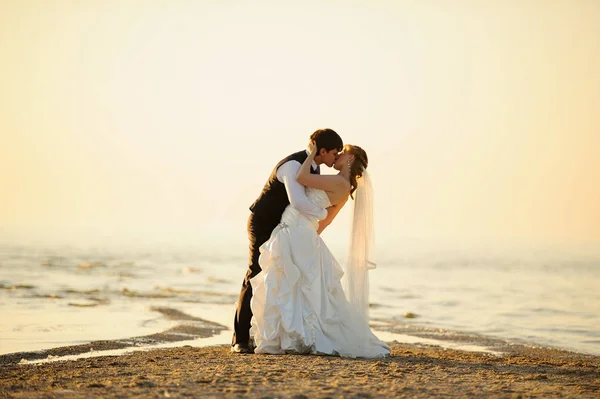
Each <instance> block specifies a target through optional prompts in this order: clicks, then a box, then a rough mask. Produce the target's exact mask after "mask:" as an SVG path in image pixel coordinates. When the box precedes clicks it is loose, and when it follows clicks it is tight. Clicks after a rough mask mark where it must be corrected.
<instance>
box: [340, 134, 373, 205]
mask: <svg viewBox="0 0 600 399" xmlns="http://www.w3.org/2000/svg"><path fill="white" fill-rule="evenodd" d="M344 151H346V152H348V153H349V154H352V155H353V156H354V161H353V162H352V164H350V198H352V199H354V197H353V196H352V193H353V192H354V191H356V187H358V182H357V180H358V179H360V178H361V177H362V175H363V172H364V171H365V169H366V168H367V166H368V165H369V158H368V157H367V153H366V152H365V150H363V149H362V148H360V147H359V146H357V145H352V144H346V145H345V146H344Z"/></svg>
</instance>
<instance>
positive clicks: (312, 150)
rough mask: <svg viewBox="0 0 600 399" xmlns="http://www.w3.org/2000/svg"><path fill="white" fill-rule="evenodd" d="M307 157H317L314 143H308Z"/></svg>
mask: <svg viewBox="0 0 600 399" xmlns="http://www.w3.org/2000/svg"><path fill="white" fill-rule="evenodd" d="M308 155H317V144H316V143H315V142H314V141H311V142H310V143H308Z"/></svg>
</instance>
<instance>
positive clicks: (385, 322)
mask: <svg viewBox="0 0 600 399" xmlns="http://www.w3.org/2000/svg"><path fill="white" fill-rule="evenodd" d="M150 310H151V311H153V312H157V313H160V314H161V316H162V317H163V318H164V319H165V320H167V321H171V322H175V325H173V326H171V327H169V328H168V329H166V330H164V331H161V332H157V333H152V334H148V335H144V336H136V337H130V338H120V339H109V340H95V341H90V342H87V343H81V344H73V345H65V346H58V347H53V348H48V349H39V350H29V351H17V352H10V353H4V354H0V365H7V364H17V363H18V364H40V363H45V362H54V361H62V360H66V361H73V360H78V359H81V358H91V357H101V356H122V355H125V354H129V353H131V352H134V351H151V350H155V349H165V348H176V347H200V348H202V347H209V346H222V345H226V343H225V342H228V340H229V336H228V333H230V331H231V330H230V328H229V327H228V326H225V325H223V324H220V323H217V322H214V321H210V320H206V319H202V318H200V317H196V316H192V315H189V314H187V313H184V312H182V311H180V310H177V309H174V308H170V307H156V306H155V307H151V308H150ZM371 328H372V329H373V331H374V333H375V335H377V336H378V337H379V338H380V339H381V340H383V341H384V342H387V343H396V344H397V345H407V346H410V347H415V348H440V349H442V350H458V351H465V352H474V353H485V354H489V355H494V356H506V355H510V354H513V353H525V352H526V351H527V349H535V350H542V351H550V352H552V353H555V354H558V353H569V354H571V355H577V356H584V357H586V356H590V357H593V358H594V357H597V358H600V355H597V354H594V353H584V352H577V351H575V350H571V349H565V348H557V347H551V346H545V345H539V344H536V343H531V342H525V341H522V340H517V339H511V340H509V339H505V338H499V337H492V336H486V335H481V334H478V333H468V332H462V331H456V330H449V329H443V328H436V327H425V326H419V325H414V324H406V323H401V322H399V321H398V320H390V319H381V318H375V319H372V320H371ZM223 334H225V335H227V337H226V338H225V342H224V341H223V337H221V335H223ZM515 351H516V352H515Z"/></svg>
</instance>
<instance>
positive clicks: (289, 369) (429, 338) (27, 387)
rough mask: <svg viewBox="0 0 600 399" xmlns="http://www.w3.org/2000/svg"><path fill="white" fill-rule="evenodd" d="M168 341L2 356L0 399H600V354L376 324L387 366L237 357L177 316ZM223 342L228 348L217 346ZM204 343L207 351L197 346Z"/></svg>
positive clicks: (165, 335) (191, 320)
mask: <svg viewBox="0 0 600 399" xmlns="http://www.w3.org/2000/svg"><path fill="white" fill-rule="evenodd" d="M152 310H153V311H156V312H158V313H160V314H161V315H162V316H163V317H165V318H167V319H168V320H171V321H174V322H176V325H175V326H174V327H171V328H169V329H167V330H165V331H163V332H162V333H156V334H150V335H147V336H142V337H134V338H129V339H121V340H112V341H110V340H106V341H94V342H90V343H88V344H81V345H71V346H64V347H58V348H53V349H49V350H41V351H31V352H16V353H10V354H4V355H0V376H1V377H0V398H48V397H56V398H59V397H60V398H62V397H68V398H87V397H106V398H128V397H149V398H165V397H172V398H177V397H198V396H207V397H214V398H233V397H240V396H253V397H254V396H258V397H265V398H266V397H270V398H280V397H295V398H298V399H299V398H307V397H322V398H325V397H328V398H338V397H339V398H342V397H344V398H345V397H356V398H378V397H381V398H388V397H411V398H415V397H416V398H421V397H474V398H475V397H477V398H479V397H502V398H506V397H513V398H518V397H529V396H538V397H596V396H597V393H598V392H600V356H596V355H591V354H582V353H576V352H570V351H566V350H561V349H552V348H543V347H538V346H534V345H528V344H524V343H516V342H509V341H506V340H502V339H497V338H490V337H485V336H480V335H476V334H468V333H462V332H457V331H450V330H443V329H439V328H437V329H436V328H424V327H417V326H413V325H408V324H401V323H398V322H395V321H392V320H387V321H386V320H381V319H380V320H375V321H374V326H373V327H374V329H375V330H376V335H378V336H380V338H382V339H383V340H384V341H386V342H388V343H389V344H390V346H391V347H392V355H391V356H390V357H389V358H385V359H349V358H340V357H333V356H315V355H256V354H249V355H240V354H233V353H230V351H229V345H227V344H222V341H221V340H222V339H228V338H225V336H227V337H229V333H230V330H229V328H228V327H226V326H224V325H221V324H218V323H214V322H211V321H208V320H204V319H201V318H198V317H194V316H190V315H188V314H186V313H183V312H181V311H179V310H176V309H172V308H166V307H163V308H152ZM216 342H221V343H219V344H216V345H215V343H216ZM198 345H200V346H198Z"/></svg>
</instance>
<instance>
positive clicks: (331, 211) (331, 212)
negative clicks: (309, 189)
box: [317, 197, 348, 234]
mask: <svg viewBox="0 0 600 399" xmlns="http://www.w3.org/2000/svg"><path fill="white" fill-rule="evenodd" d="M346 201H348V197H346V198H344V199H343V200H342V201H341V202H338V203H337V204H335V205H332V206H330V207H329V208H327V217H326V218H325V219H323V220H319V228H318V229H317V234H321V233H322V232H323V230H325V228H326V227H327V226H329V225H330V224H331V222H333V219H335V217H336V216H337V214H338V213H339V212H340V210H341V209H342V207H343V206H344V204H345V203H346Z"/></svg>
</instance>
